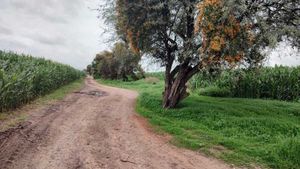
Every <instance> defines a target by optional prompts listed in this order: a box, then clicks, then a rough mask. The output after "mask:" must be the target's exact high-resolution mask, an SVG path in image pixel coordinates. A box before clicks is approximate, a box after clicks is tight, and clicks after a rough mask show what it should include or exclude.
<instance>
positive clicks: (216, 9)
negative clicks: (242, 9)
mask: <svg viewBox="0 0 300 169" xmlns="http://www.w3.org/2000/svg"><path fill="white" fill-rule="evenodd" d="M223 2H224V1H223V0H204V1H202V2H200V3H199V4H198V5H197V9H198V11H199V13H198V16H197V18H196V21H195V28H194V30H195V34H198V33H201V36H202V42H203V45H202V47H201V48H200V52H201V53H204V52H205V54H206V55H209V57H207V59H205V60H204V62H205V63H206V64H209V63H212V62H219V63H220V62H221V61H226V62H227V63H229V64H235V63H237V62H240V61H242V60H243V57H244V53H243V52H242V51H239V49H236V50H238V51H237V54H236V55H235V56H230V55H226V54H225V53H224V52H223V49H225V47H226V42H227V43H231V42H232V41H234V40H235V38H237V36H238V35H239V34H241V33H244V32H245V31H246V33H247V34H248V39H246V40H247V41H249V42H248V43H249V44H251V43H252V42H253V41H254V39H255V37H254V35H253V34H252V33H251V25H241V23H240V22H239V21H238V20H237V18H236V17H235V16H234V15H233V14H229V16H228V18H226V19H225V20H224V21H222V22H219V21H220V18H221V17H223V13H222V8H223Z"/></svg>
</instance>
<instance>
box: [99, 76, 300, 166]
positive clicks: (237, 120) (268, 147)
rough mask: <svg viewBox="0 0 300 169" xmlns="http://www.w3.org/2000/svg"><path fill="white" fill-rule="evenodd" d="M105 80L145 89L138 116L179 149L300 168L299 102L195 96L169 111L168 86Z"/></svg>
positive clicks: (245, 163) (235, 160)
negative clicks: (166, 102) (165, 93)
mask: <svg viewBox="0 0 300 169" xmlns="http://www.w3.org/2000/svg"><path fill="white" fill-rule="evenodd" d="M99 82H100V83H104V84H109V85H112V86H117V87H122V88H127V89H134V90H137V91H139V92H140V96H139V98H138V103H137V107H136V109H137V112H139V113H140V114H141V115H143V116H144V117H146V118H148V120H149V122H150V123H151V124H152V125H154V126H155V127H158V128H159V129H160V130H162V131H164V132H167V133H169V134H171V135H172V136H173V140H172V143H173V144H175V145H177V146H180V147H185V148H189V149H192V150H201V151H202V152H204V153H206V154H208V155H212V156H215V157H217V158H220V159H222V160H224V161H226V162H228V163H233V164H235V165H239V166H246V167H250V168H251V166H252V167H253V165H254V166H257V165H259V166H261V167H269V168H287V169H293V168H294V169H296V168H300V104H299V103H289V102H281V101H272V100H260V99H240V98H215V97H208V96H198V95H197V94H192V95H191V96H190V97H188V98H187V99H186V100H184V101H183V102H182V103H180V105H179V106H178V108H177V109H173V110H164V109H162V108H161V102H162V101H161V93H162V89H163V82H160V83H158V84H155V85H153V84H147V83H145V82H144V81H143V80H140V81H136V82H121V81H107V80H99Z"/></svg>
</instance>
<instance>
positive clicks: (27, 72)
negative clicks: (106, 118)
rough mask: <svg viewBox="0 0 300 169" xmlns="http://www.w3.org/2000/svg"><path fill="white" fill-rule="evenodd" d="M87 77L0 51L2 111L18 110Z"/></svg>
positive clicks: (55, 64)
mask: <svg viewBox="0 0 300 169" xmlns="http://www.w3.org/2000/svg"><path fill="white" fill-rule="evenodd" d="M83 75H84V74H83V72H81V71H78V70H76V69H74V68H72V67H70V66H67V65H63V64H59V63H55V62H52V61H49V60H45V59H42V58H33V57H31V56H25V55H18V54H15V53H12V52H3V51H0V112H2V111H5V110H8V109H13V108H17V107H19V106H21V105H23V104H25V103H28V102H30V101H31V100H33V99H34V98H36V97H38V96H41V95H44V94H47V93H49V92H51V91H52V90H54V89H57V88H59V87H60V86H62V85H65V84H68V83H70V82H72V81H74V80H76V79H79V78H80V77H82V76H83Z"/></svg>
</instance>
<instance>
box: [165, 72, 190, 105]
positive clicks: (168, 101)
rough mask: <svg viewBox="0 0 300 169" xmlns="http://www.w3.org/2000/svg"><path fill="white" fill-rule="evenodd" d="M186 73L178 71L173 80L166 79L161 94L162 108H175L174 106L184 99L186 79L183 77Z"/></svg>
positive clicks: (185, 95)
mask: <svg viewBox="0 0 300 169" xmlns="http://www.w3.org/2000/svg"><path fill="white" fill-rule="evenodd" d="M185 72H186V71H180V72H179V73H178V74H177V76H176V78H175V80H173V78H172V77H169V78H166V79H169V80H166V82H167V83H166V85H165V91H164V93H163V107H164V108H167V109H170V108H175V107H176V105H177V104H178V103H179V102H180V101H181V100H183V99H184V98H186V97H187V96H188V95H189V94H188V93H187V91H186V90H187V86H186V82H187V80H188V78H187V77H186V76H185Z"/></svg>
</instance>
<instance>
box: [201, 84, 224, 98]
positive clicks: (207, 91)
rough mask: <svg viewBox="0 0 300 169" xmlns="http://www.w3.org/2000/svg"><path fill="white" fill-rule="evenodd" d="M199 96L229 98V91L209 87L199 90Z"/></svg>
mask: <svg viewBox="0 0 300 169" xmlns="http://www.w3.org/2000/svg"><path fill="white" fill-rule="evenodd" d="M200 95H202V96H211V97H229V96H230V91H229V90H228V89H226V88H219V87H217V86H211V87H206V88H201V89H200Z"/></svg>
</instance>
